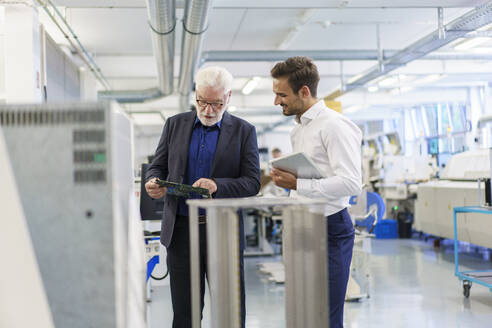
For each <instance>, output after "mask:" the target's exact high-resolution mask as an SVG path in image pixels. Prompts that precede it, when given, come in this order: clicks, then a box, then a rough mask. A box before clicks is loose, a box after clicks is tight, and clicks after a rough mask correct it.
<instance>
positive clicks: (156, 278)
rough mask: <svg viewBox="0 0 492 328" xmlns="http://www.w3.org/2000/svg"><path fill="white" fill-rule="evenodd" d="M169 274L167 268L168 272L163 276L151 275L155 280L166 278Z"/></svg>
mask: <svg viewBox="0 0 492 328" xmlns="http://www.w3.org/2000/svg"><path fill="white" fill-rule="evenodd" d="M168 274H169V269H167V271H166V273H165V274H164V275H163V276H162V277H154V276H153V275H152V274H150V277H151V278H152V279H154V280H163V279H165V278H166V277H167V276H168Z"/></svg>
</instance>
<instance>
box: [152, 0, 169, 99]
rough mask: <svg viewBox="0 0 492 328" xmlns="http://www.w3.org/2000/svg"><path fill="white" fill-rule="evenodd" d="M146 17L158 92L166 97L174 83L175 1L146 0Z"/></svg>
mask: <svg viewBox="0 0 492 328" xmlns="http://www.w3.org/2000/svg"><path fill="white" fill-rule="evenodd" d="M147 15H148V18H149V28H150V33H151V36H152V48H153V50H154V57H155V61H156V65H157V76H158V79H159V90H160V91H161V93H162V96H167V95H170V94H171V93H172V92H173V82H174V34H175V32H174V31H175V28H176V1H175V0H147Z"/></svg>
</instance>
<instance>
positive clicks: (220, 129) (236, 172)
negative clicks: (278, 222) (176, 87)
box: [145, 66, 260, 328]
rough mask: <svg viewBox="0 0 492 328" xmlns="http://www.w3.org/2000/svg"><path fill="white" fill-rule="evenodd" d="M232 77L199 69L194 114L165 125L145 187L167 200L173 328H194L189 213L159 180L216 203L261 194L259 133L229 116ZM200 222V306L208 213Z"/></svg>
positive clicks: (165, 238) (165, 237) (164, 237)
mask: <svg viewBox="0 0 492 328" xmlns="http://www.w3.org/2000/svg"><path fill="white" fill-rule="evenodd" d="M232 79H233V78H232V75H231V74H230V73H229V72H228V71H227V70H226V69H224V68H222V67H217V66H214V67H208V68H204V69H201V70H200V71H198V73H197V74H196V76H195V93H196V108H197V109H196V112H195V111H190V112H186V113H182V114H178V115H175V116H173V117H170V118H169V119H167V120H166V123H165V126H164V129H163V131H162V136H161V139H160V141H159V145H158V146H157V150H156V153H155V158H154V160H153V161H152V164H151V166H150V167H149V169H148V171H147V176H146V179H147V182H146V184H145V188H146V190H147V193H148V194H149V195H150V196H151V197H152V198H161V197H165V199H164V209H163V215H162V224H161V243H162V244H163V245H164V246H166V248H167V265H168V268H169V276H170V282H171V298H172V304H173V311H174V318H173V328H188V327H191V289H190V288H191V287H190V250H189V238H190V237H189V225H188V222H189V212H188V206H187V205H186V202H185V199H184V198H183V197H178V196H175V195H172V194H168V193H167V188H165V187H159V185H158V184H156V183H155V178H160V179H164V180H168V181H172V182H178V183H184V184H190V185H193V186H195V187H201V188H206V189H208V190H209V192H210V194H211V195H212V197H213V198H236V197H248V196H254V195H256V194H257V193H258V191H259V189H260V168H259V159H258V144H257V139H256V131H255V128H254V127H253V126H252V125H251V124H249V123H247V122H246V121H244V120H241V119H240V118H237V117H235V116H233V115H231V114H229V113H228V112H227V111H226V108H227V105H228V104H229V101H230V99H231V85H232ZM199 214H200V215H199V220H200V223H201V224H200V230H199V231H200V250H201V251H200V262H201V263H200V271H201V272H200V277H201V281H200V284H201V306H202V310H203V299H204V291H205V275H206V272H207V249H206V229H205V225H206V221H207V218H206V213H205V211H204V210H201V212H200V213H199ZM240 234H241V238H240V240H241V245H240V273H241V308H242V324H243V327H245V296H244V266H243V250H244V241H243V239H244V230H243V226H242V220H241V222H240Z"/></svg>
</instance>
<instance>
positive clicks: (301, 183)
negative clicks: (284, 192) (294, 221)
mask: <svg viewBox="0 0 492 328" xmlns="http://www.w3.org/2000/svg"><path fill="white" fill-rule="evenodd" d="M296 188H297V189H296V192H297V194H298V195H300V196H309V194H310V192H311V180H310V179H297V186H296Z"/></svg>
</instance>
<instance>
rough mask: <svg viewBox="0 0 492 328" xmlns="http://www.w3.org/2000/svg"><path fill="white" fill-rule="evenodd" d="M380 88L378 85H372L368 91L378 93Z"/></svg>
mask: <svg viewBox="0 0 492 328" xmlns="http://www.w3.org/2000/svg"><path fill="white" fill-rule="evenodd" d="M378 90H379V88H378V87H377V86H376V85H371V86H369V87H368V88H367V91H369V92H377V91H378Z"/></svg>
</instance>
